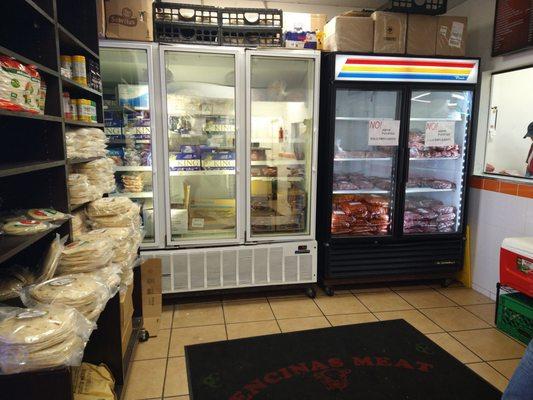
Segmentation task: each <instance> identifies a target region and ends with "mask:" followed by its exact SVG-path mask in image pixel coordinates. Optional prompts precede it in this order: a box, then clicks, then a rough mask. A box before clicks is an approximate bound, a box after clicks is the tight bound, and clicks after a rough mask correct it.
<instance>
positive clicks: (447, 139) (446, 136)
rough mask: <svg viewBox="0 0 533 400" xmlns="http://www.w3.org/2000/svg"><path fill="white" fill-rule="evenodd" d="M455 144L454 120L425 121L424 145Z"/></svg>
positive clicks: (443, 145)
mask: <svg viewBox="0 0 533 400" xmlns="http://www.w3.org/2000/svg"><path fill="white" fill-rule="evenodd" d="M454 144H455V122H451V121H440V122H439V121H428V122H426V135H425V140H424V145H425V146H426V147H445V146H453V145H454Z"/></svg>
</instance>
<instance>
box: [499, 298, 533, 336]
mask: <svg viewBox="0 0 533 400" xmlns="http://www.w3.org/2000/svg"><path fill="white" fill-rule="evenodd" d="M497 326H498V329H500V330H501V331H503V332H505V333H507V334H508V335H510V336H512V337H514V338H515V339H517V340H520V341H521V342H522V343H525V344H528V343H529V341H530V340H531V338H532V337H533V299H532V298H530V297H527V296H525V295H523V294H522V293H509V294H502V295H501V296H500V302H499V306H498V320H497Z"/></svg>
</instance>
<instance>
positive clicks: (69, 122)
mask: <svg viewBox="0 0 533 400" xmlns="http://www.w3.org/2000/svg"><path fill="white" fill-rule="evenodd" d="M64 120H65V125H76V126H87V127H93V128H104V124H103V123H101V122H87V121H76V120H73V119H67V118H64Z"/></svg>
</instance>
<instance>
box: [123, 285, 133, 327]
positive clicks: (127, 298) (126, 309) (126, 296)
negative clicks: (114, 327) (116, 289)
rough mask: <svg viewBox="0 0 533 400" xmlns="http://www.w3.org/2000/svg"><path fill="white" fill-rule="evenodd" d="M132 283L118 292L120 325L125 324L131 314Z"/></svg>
mask: <svg viewBox="0 0 533 400" xmlns="http://www.w3.org/2000/svg"><path fill="white" fill-rule="evenodd" d="M132 295H133V284H131V285H129V286H128V287H127V289H126V291H125V292H121V293H120V326H121V327H124V326H126V323H127V322H128V320H131V318H132V316H133V296H132Z"/></svg>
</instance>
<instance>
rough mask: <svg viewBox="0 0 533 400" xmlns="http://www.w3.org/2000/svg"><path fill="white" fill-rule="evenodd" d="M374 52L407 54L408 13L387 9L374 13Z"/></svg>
mask: <svg viewBox="0 0 533 400" xmlns="http://www.w3.org/2000/svg"><path fill="white" fill-rule="evenodd" d="M372 19H373V20H374V53H385V54H405V44H406V36H407V15H406V14H402V13H393V12H386V11H375V12H374V13H372Z"/></svg>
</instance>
